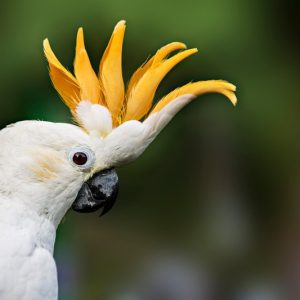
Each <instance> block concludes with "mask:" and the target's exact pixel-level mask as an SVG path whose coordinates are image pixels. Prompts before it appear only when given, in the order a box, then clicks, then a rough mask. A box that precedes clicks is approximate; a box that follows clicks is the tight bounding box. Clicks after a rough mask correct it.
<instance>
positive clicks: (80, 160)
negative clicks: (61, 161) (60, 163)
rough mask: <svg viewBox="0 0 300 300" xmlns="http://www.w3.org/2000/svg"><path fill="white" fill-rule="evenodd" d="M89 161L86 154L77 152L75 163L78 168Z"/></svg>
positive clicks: (74, 156) (74, 158) (74, 157)
mask: <svg viewBox="0 0 300 300" xmlns="http://www.w3.org/2000/svg"><path fill="white" fill-rule="evenodd" d="M87 160H88V157H87V155H86V154H85V153H84V152H76V153H74V155H73V162H74V163H75V164H76V165H78V166H82V165H84V164H86V162H87Z"/></svg>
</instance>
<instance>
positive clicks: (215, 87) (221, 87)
mask: <svg viewBox="0 0 300 300" xmlns="http://www.w3.org/2000/svg"><path fill="white" fill-rule="evenodd" d="M235 90H236V87H235V86H234V85H233V84H231V83H229V82H227V81H224V80H206V81H198V82H192V83H188V84H186V85H184V86H182V87H179V88H177V89H175V90H174V91H172V92H171V93H169V94H168V95H166V96H165V97H163V98H162V99H161V100H160V101H158V103H157V104H156V105H155V107H154V109H153V110H152V111H151V114H153V113H155V112H158V111H160V110H161V109H162V108H164V107H165V106H166V105H167V104H169V103H170V102H172V101H173V100H174V99H176V98H177V97H179V96H182V95H187V94H192V95H195V96H200V95H203V94H207V93H218V94H223V95H224V96H225V97H227V98H228V99H229V100H230V101H231V103H232V104H233V105H236V103H237V99H236V96H235V93H234V92H235Z"/></svg>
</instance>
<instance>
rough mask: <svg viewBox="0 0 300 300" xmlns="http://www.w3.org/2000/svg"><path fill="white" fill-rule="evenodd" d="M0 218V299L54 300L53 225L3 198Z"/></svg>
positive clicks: (55, 286)
mask: <svg viewBox="0 0 300 300" xmlns="http://www.w3.org/2000/svg"><path fill="white" fill-rule="evenodd" d="M0 216H1V217H0V270H1V272H0V299H1V300H17V299H20V300H27V299H28V300H29V299H32V300H40V299H45V300H54V299H57V294H58V289H57V272H56V265H55V262H54V259H53V247H54V241H55V232H56V228H55V226H54V225H53V223H52V222H50V221H49V220H48V219H47V218H45V217H44V216H39V215H38V214H37V213H35V212H33V211H31V210H28V209H27V208H26V207H24V206H21V205H20V204H19V203H18V204H14V203H12V202H11V201H10V200H9V199H5V198H0Z"/></svg>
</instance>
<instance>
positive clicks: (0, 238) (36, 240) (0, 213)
mask: <svg viewBox="0 0 300 300" xmlns="http://www.w3.org/2000/svg"><path fill="white" fill-rule="evenodd" d="M15 236H16V237H21V241H20V242H21V245H19V246H21V247H23V248H24V247H26V246H27V245H32V244H33V245H34V247H42V248H44V249H46V250H48V251H49V252H50V253H51V254H53V250H54V243H55V237H56V227H55V226H54V224H53V223H52V222H51V221H49V220H48V219H47V218H46V217H45V216H41V215H39V214H38V213H37V212H35V211H34V210H31V209H30V208H28V207H26V206H25V205H22V204H21V203H19V202H14V201H9V199H5V198H3V197H0V244H2V245H4V243H11V244H14V245H15V247H14V248H17V247H18V243H16V241H14V239H15ZM24 244H25V245H24ZM11 250H12V251H13V252H15V251H16V250H17V249H11ZM0 252H1V251H0ZM7 254H9V253H7Z"/></svg>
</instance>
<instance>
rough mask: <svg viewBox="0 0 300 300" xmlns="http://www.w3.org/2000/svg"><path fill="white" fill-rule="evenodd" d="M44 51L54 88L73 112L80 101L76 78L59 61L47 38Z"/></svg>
mask: <svg viewBox="0 0 300 300" xmlns="http://www.w3.org/2000/svg"><path fill="white" fill-rule="evenodd" d="M44 53H45V56H46V58H47V60H48V62H49V73H50V78H51V80H52V83H53V86H54V88H55V89H56V91H57V92H58V93H59V95H60V96H61V98H62V99H63V101H64V102H65V104H66V105H67V106H68V107H69V108H70V109H71V111H72V112H74V110H75V108H76V106H77V104H78V103H79V102H80V87H79V84H78V81H77V79H76V78H75V77H74V76H73V75H72V74H71V73H70V72H69V71H68V70H67V69H66V68H65V67H64V66H63V65H62V64H61V63H60V62H59V60H58V59H57V57H56V56H55V54H54V53H53V51H52V49H51V46H50V43H49V41H48V39H45V40H44Z"/></svg>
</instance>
